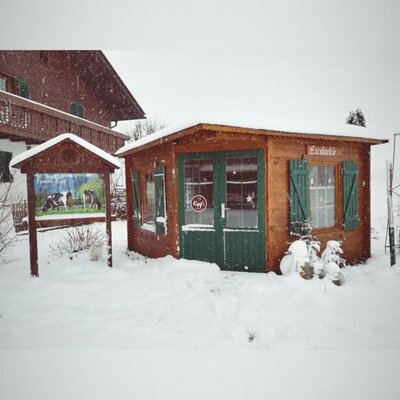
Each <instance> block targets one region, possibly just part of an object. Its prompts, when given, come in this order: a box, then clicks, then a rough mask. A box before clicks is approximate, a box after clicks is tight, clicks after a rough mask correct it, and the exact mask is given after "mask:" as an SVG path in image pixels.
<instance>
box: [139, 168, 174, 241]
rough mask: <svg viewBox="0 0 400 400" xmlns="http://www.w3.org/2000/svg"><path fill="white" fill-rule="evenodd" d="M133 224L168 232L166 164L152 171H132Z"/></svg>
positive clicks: (161, 232)
mask: <svg viewBox="0 0 400 400" xmlns="http://www.w3.org/2000/svg"><path fill="white" fill-rule="evenodd" d="M132 206H133V215H132V217H133V225H134V227H135V228H138V229H145V230H148V231H152V232H155V233H157V234H158V235H166V234H167V214H166V203H165V173H164V166H163V165H158V166H157V167H156V168H155V169H154V170H152V171H149V170H147V171H145V172H143V173H142V172H139V171H132Z"/></svg>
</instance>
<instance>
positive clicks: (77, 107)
mask: <svg viewBox="0 0 400 400" xmlns="http://www.w3.org/2000/svg"><path fill="white" fill-rule="evenodd" d="M69 112H70V114H72V115H75V116H77V117H80V118H84V116H85V109H84V108H83V106H82V105H81V104H79V103H77V102H76V101H71V102H70V103H69Z"/></svg>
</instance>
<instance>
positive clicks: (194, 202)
mask: <svg viewBox="0 0 400 400" xmlns="http://www.w3.org/2000/svg"><path fill="white" fill-rule="evenodd" d="M190 206H191V207H192V210H193V211H195V212H198V213H201V212H203V211H204V210H205V209H206V208H207V200H206V198H205V197H204V196H202V195H201V194H197V195H196V196H193V197H192V199H191V200H190Z"/></svg>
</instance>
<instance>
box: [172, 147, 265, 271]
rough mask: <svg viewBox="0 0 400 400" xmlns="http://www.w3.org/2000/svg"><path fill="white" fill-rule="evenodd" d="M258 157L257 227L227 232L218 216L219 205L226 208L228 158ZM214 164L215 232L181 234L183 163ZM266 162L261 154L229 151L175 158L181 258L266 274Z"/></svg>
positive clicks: (198, 231)
mask: <svg viewBox="0 0 400 400" xmlns="http://www.w3.org/2000/svg"><path fill="white" fill-rule="evenodd" d="M248 156H257V173H258V183H257V190H258V196H257V199H258V204H257V207H258V227H257V228H254V229H251V228H245V229H243V228H234V229H233V228H229V229H227V228H226V219H225V218H222V215H221V203H225V204H226V164H225V160H226V158H228V157H248ZM210 158H212V159H213V160H214V174H213V182H214V185H213V186H214V187H213V197H214V230H213V231H211V230H203V231H202V230H196V231H191V230H183V229H182V226H184V225H185V212H184V207H183V205H184V162H185V160H193V159H210ZM264 175H265V161H264V152H263V151H262V150H259V151H232V152H222V153H199V154H187V155H185V154H180V155H178V177H179V178H178V179H179V183H178V191H179V231H180V256H181V257H183V258H186V259H192V260H200V261H208V262H214V263H216V264H218V265H219V266H220V267H221V268H222V269H228V270H238V271H249V272H259V271H265V263H266V255H265V193H264V179H265V176H264Z"/></svg>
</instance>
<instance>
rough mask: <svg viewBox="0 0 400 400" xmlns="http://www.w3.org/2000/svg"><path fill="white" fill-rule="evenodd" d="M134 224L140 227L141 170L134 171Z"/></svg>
mask: <svg viewBox="0 0 400 400" xmlns="http://www.w3.org/2000/svg"><path fill="white" fill-rule="evenodd" d="M132 194H133V196H132V198H133V226H135V227H136V228H139V227H140V188H139V171H132Z"/></svg>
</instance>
